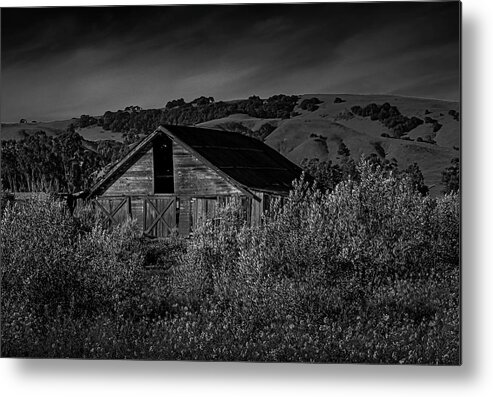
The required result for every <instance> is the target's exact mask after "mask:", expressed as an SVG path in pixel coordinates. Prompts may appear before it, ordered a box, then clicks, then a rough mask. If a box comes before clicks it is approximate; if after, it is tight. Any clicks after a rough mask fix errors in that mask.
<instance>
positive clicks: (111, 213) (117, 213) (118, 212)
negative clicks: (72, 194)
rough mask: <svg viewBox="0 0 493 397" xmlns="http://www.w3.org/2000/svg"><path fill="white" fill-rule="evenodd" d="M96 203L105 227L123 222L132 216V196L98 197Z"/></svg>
mask: <svg viewBox="0 0 493 397" xmlns="http://www.w3.org/2000/svg"><path fill="white" fill-rule="evenodd" d="M94 203H95V207H96V211H97V212H98V213H99V214H100V215H101V217H102V218H103V227H105V228H111V227H112V226H114V225H116V224H119V223H123V222H125V221H126V220H127V219H128V218H130V216H131V203H130V197H98V198H96V199H94Z"/></svg>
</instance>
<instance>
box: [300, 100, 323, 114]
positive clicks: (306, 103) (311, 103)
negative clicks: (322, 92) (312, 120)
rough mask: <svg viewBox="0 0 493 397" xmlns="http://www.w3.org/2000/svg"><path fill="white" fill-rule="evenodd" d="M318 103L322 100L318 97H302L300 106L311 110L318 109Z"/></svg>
mask: <svg viewBox="0 0 493 397" xmlns="http://www.w3.org/2000/svg"><path fill="white" fill-rule="evenodd" d="M320 103H322V101H321V100H320V99H318V98H310V99H303V101H301V104H300V108H301V109H303V110H308V111H309V112H313V111H315V110H317V109H318V106H317V105H318V104H320Z"/></svg>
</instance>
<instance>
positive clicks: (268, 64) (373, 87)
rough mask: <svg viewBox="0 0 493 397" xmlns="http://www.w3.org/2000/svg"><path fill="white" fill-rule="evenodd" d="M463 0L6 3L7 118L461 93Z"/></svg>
mask: <svg viewBox="0 0 493 397" xmlns="http://www.w3.org/2000/svg"><path fill="white" fill-rule="evenodd" d="M459 14H460V11H459V3H458V2H450V3H447V2H435V3H401V4H398V3H373V4H371V3H370V4H364V3H354V4H337V3H332V4H330V3H329V4H302V5H293V4H291V5H248V6H240V5H236V6H178V7H171V6H148V7H96V8H90V7H85V8H25V9H2V21H1V22H2V30H1V38H2V52H1V56H2V64H1V73H2V76H1V77H2V90H1V95H2V100H1V112H2V114H1V118H2V121H17V120H18V119H20V118H21V117H24V118H27V119H29V120H32V119H36V120H53V119H63V118H70V117H76V116H80V115H81V114H92V115H98V114H102V113H104V111H106V110H117V109H122V108H123V107H125V106H127V105H140V106H142V107H144V108H157V107H162V106H164V104H165V103H166V102H167V101H169V100H171V99H175V98H181V97H183V98H184V99H185V100H191V99H194V98H196V97H198V96H201V95H206V96H213V97H214V98H216V100H219V99H221V100H228V99H235V98H246V97H248V96H250V95H253V94H255V95H259V96H261V97H267V96H271V95H274V94H279V93H285V94H303V93H389V94H398V95H406V96H419V97H431V98H439V99H446V100H458V99H459V89H460V88H459V80H460V71H459V66H460V62H459V56H460V54H459V35H460V33H459V23H460V22H459V18H460V16H459Z"/></svg>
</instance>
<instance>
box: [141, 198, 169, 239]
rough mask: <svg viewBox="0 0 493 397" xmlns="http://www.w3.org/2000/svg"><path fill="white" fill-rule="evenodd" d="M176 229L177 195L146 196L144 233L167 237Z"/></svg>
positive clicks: (151, 235)
mask: <svg viewBox="0 0 493 397" xmlns="http://www.w3.org/2000/svg"><path fill="white" fill-rule="evenodd" d="M175 231H176V196H171V195H169V196H152V197H145V198H144V235H145V236H150V237H166V236H169V235H170V234H172V233H174V232H175Z"/></svg>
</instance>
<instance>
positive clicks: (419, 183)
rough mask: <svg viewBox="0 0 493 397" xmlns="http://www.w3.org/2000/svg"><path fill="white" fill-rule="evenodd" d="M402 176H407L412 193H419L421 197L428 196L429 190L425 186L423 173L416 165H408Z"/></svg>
mask: <svg viewBox="0 0 493 397" xmlns="http://www.w3.org/2000/svg"><path fill="white" fill-rule="evenodd" d="M404 174H406V175H407V176H408V178H409V182H410V184H411V188H412V189H413V190H414V191H417V192H419V193H421V195H422V196H426V195H427V194H428V192H429V188H428V186H426V185H425V179H424V177H423V173H422V172H421V169H420V168H419V166H418V164H417V163H413V164H410V165H409V166H408V167H407V169H406V170H405V171H404Z"/></svg>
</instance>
